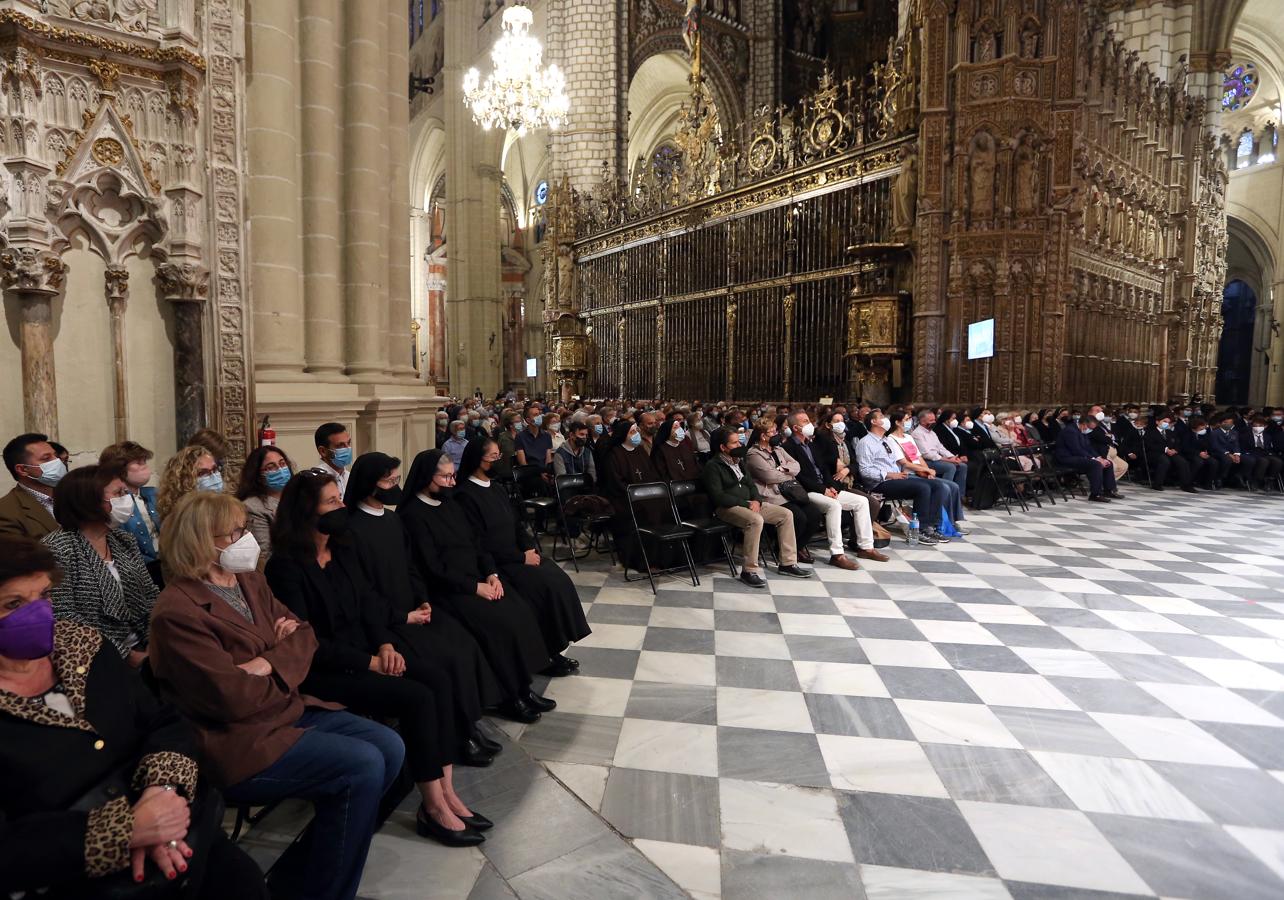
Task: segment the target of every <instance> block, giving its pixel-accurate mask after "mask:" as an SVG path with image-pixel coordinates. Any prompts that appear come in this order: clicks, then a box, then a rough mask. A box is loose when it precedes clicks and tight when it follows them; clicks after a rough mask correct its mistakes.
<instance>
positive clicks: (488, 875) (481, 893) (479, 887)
mask: <svg viewBox="0 0 1284 900" xmlns="http://www.w3.org/2000/svg"><path fill="white" fill-rule="evenodd" d="M456 896H458V895H456ZM372 900H373V898H372ZM468 900H517V895H516V894H515V893H513V889H512V888H511V887H509V886H508V882H507V881H505V880H504V879H503V876H501V875H500V874H499V873H498V872H496V871H495V867H494V866H492V865H490V864H487V865H486V867H485V868H483V869H482V871H481V874H480V875H478V876H477V881H476V882H475V883H474V884H473V889H472V890H471V891H469V892H468Z"/></svg>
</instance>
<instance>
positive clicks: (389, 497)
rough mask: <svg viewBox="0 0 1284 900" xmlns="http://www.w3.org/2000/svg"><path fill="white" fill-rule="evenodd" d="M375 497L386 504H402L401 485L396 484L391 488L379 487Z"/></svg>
mask: <svg viewBox="0 0 1284 900" xmlns="http://www.w3.org/2000/svg"><path fill="white" fill-rule="evenodd" d="M374 498H375V499H376V500H378V501H379V502H380V503H382V504H383V505H385V506H399V505H401V485H399V484H398V485H395V486H394V487H390V488H377V489H376V490H375V492H374Z"/></svg>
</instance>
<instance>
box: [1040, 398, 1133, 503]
mask: <svg viewBox="0 0 1284 900" xmlns="http://www.w3.org/2000/svg"><path fill="white" fill-rule="evenodd" d="M1096 426H1097V420H1096V419H1094V418H1092V416H1085V417H1084V418H1082V419H1080V420H1079V421H1078V423H1076V424H1075V425H1072V426H1067V427H1065V428H1062V429H1061V431H1060V432H1058V434H1057V445H1056V449H1055V450H1054V451H1053V455H1054V456H1055V458H1056V461H1057V464H1058V465H1062V466H1065V467H1066V468H1069V469H1074V470H1075V471H1076V472H1079V473H1081V474H1083V475H1087V476H1088V484H1089V490H1088V499H1089V500H1091V501H1092V502H1094V503H1109V502H1110V500H1111V499H1115V500H1122V499H1123V496H1122V495H1121V494H1120V493H1119V488H1118V487H1117V486H1116V484H1115V470H1114V466H1112V465H1111V464H1110V460H1109V459H1106V458H1104V457H1102V456H1099V455H1098V454H1097V451H1096V450H1095V449H1094V448H1093V446H1092V442H1091V440H1090V439H1089V437H1088V436H1089V435H1090V434H1091V433H1092V430H1093V429H1094V428H1095V427H1096Z"/></svg>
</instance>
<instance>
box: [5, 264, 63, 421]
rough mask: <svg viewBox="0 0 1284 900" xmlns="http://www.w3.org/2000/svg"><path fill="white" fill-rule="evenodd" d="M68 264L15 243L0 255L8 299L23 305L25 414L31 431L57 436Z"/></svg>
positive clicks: (20, 310)
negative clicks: (54, 325)
mask: <svg viewBox="0 0 1284 900" xmlns="http://www.w3.org/2000/svg"><path fill="white" fill-rule="evenodd" d="M66 276H67V264H66V263H64V262H63V261H62V260H61V259H60V258H59V257H58V255H57V254H56V253H52V252H50V251H48V250H37V249H34V248H30V247H10V248H9V249H7V250H5V251H4V253H2V254H0V284H2V285H3V287H4V292H5V299H6V300H8V301H11V302H13V303H14V304H15V305H16V306H17V307H18V320H19V323H20V325H19V342H20V346H21V348H22V413H23V421H24V423H25V425H24V427H25V428H26V429H27V431H35V432H40V433H42V434H47V435H49V436H50V437H57V434H58V393H57V382H56V381H55V379H54V353H53V332H52V330H51V328H50V324H51V320H52V310H53V298H54V297H55V296H56V295H57V294H58V292H59V291H60V290H61V289H62V286H63V283H64V280H65V279H66Z"/></svg>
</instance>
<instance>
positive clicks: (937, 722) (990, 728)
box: [896, 700, 1021, 749]
mask: <svg viewBox="0 0 1284 900" xmlns="http://www.w3.org/2000/svg"><path fill="white" fill-rule="evenodd" d="M896 707H897V709H899V710H900V712H901V715H903V716H904V717H905V721H906V723H907V724H908V725H909V727H910V729H911V730H912V731H913V732H914V737H915V738H916V739H918V740H920V741H923V742H925V743H935V744H974V745H977V746H981V747H1012V748H1014V749H1020V747H1021V744H1020V742H1018V741H1017V739H1016V738H1015V737H1013V736H1012V733H1011V732H1010V731H1008V729H1007V728H1006V727H1005V726H1004V725H1003V723H1002V722H1001V721H999V718H998V716H996V715H995V714H994V713H993V712H992V711H991V710H990V709H989V708H987V707H985V706H980V705H978V704H972V703H942V702H938V701H935V700H897V701H896Z"/></svg>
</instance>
